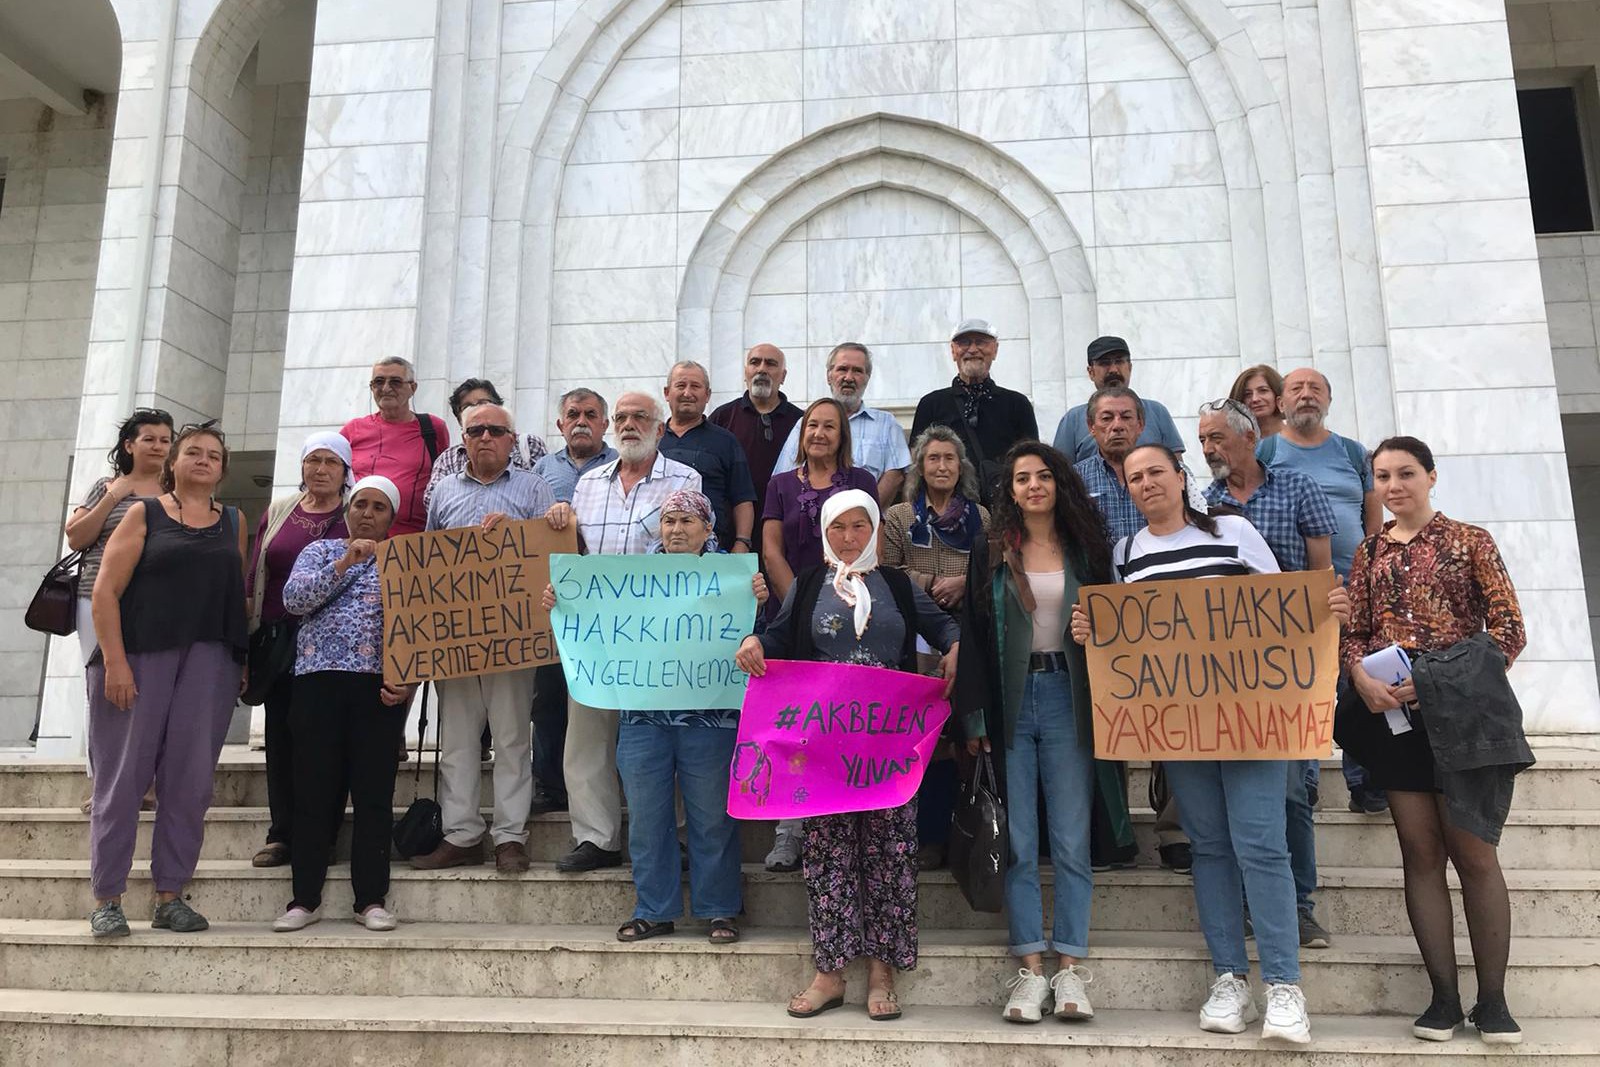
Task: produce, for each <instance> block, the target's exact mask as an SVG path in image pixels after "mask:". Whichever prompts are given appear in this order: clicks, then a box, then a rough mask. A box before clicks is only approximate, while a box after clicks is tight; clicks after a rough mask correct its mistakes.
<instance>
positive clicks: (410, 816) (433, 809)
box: [394, 682, 444, 859]
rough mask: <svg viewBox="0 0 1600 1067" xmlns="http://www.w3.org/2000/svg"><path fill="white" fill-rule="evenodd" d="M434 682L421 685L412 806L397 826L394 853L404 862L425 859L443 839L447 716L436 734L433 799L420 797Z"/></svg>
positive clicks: (395, 827) (434, 738)
mask: <svg viewBox="0 0 1600 1067" xmlns="http://www.w3.org/2000/svg"><path fill="white" fill-rule="evenodd" d="M431 686H432V683H431V682H423V683H422V711H421V714H420V716H419V717H418V719H417V768H416V770H415V771H413V772H412V774H411V796H412V800H411V806H410V807H409V808H407V809H406V813H405V814H404V815H402V816H400V818H399V819H398V820H397V821H396V822H395V824H394V850H395V851H396V852H398V853H399V854H400V857H401V858H402V859H410V858H411V857H413V856H426V855H427V854H428V853H430V852H432V851H433V850H434V849H436V848H438V847H439V843H440V842H442V841H443V840H444V814H443V813H442V812H441V811H440V810H439V802H438V801H437V800H435V799H434V797H437V796H438V795H439V735H440V734H442V733H443V732H444V717H443V716H442V715H441V716H440V717H439V730H438V731H437V732H435V733H434V735H433V796H431V797H425V796H421V795H420V793H421V791H422V744H423V741H424V739H425V738H426V737H427V736H428V690H429V688H431Z"/></svg>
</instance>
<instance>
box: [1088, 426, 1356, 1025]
mask: <svg viewBox="0 0 1600 1067" xmlns="http://www.w3.org/2000/svg"><path fill="white" fill-rule="evenodd" d="M1123 472H1124V475H1125V477H1126V478H1127V481H1128V492H1129V493H1130V494H1131V495H1132V497H1133V502H1134V506H1136V507H1137V508H1138V509H1139V512H1140V514H1142V515H1143V516H1144V517H1145V521H1146V523H1147V525H1146V526H1145V528H1144V529H1143V530H1140V531H1139V532H1138V533H1136V534H1133V535H1132V536H1129V537H1124V538H1122V540H1120V541H1118V542H1117V543H1116V545H1115V546H1114V547H1113V549H1112V554H1111V564H1112V577H1113V579H1114V580H1115V581H1117V582H1149V581H1173V580H1190V581H1198V580H1204V579H1206V578H1214V577H1222V576H1231V575H1245V574H1277V573H1278V572H1279V570H1280V568H1279V567H1278V561H1277V559H1276V557H1274V556H1273V554H1272V549H1271V548H1269V547H1268V545H1267V542H1266V541H1265V540H1264V539H1263V538H1262V536H1261V534H1260V533H1258V532H1257V531H1256V528H1255V527H1254V526H1252V525H1250V521H1249V520H1248V519H1246V518H1244V517H1243V516H1242V515H1226V514H1221V515H1213V514H1210V513H1209V512H1208V510H1207V505H1206V503H1205V498H1204V497H1203V496H1201V495H1200V494H1199V492H1198V490H1195V491H1192V492H1191V489H1192V487H1191V485H1190V482H1189V476H1188V473H1187V472H1186V471H1185V470H1184V469H1183V465H1182V464H1181V463H1179V462H1178V457H1177V456H1176V455H1174V454H1173V452H1172V451H1171V450H1170V449H1168V448H1167V447H1166V446H1164V445H1141V446H1139V447H1138V448H1135V449H1134V450H1133V451H1132V452H1130V453H1128V458H1127V459H1126V460H1124V461H1123ZM1328 606H1329V608H1330V609H1331V610H1332V611H1333V613H1334V615H1335V616H1337V617H1338V618H1340V619H1345V618H1348V617H1349V608H1348V600H1347V599H1346V597H1345V593H1344V590H1343V589H1342V588H1335V589H1333V590H1332V592H1330V594H1329V596H1328ZM1072 639H1073V640H1074V641H1076V642H1077V643H1078V644H1080V645H1082V644H1086V643H1087V642H1088V640H1089V620H1088V617H1087V616H1086V615H1085V614H1084V612H1083V609H1082V607H1081V606H1080V605H1079V604H1074V605H1073V606H1072ZM1164 766H1165V768H1166V774H1167V781H1168V783H1169V784H1170V785H1171V787H1172V792H1173V795H1174V796H1175V797H1176V798H1177V801H1178V807H1179V809H1180V812H1181V815H1180V818H1181V820H1182V823H1183V830H1184V833H1186V834H1188V835H1189V840H1190V842H1191V844H1192V847H1193V849H1194V898H1195V908H1196V910H1197V911H1198V912H1199V916H1200V928H1201V931H1202V932H1203V933H1204V934H1205V938H1206V947H1207V948H1208V949H1209V950H1210V952H1211V965H1212V968H1213V969H1214V970H1215V972H1216V975H1217V978H1216V981H1215V982H1213V983H1212V986H1211V995H1210V996H1209V997H1208V998H1207V1000H1206V1002H1205V1004H1204V1005H1202V1006H1201V1008H1200V1029H1202V1030H1207V1031H1211V1032H1213V1033H1222V1034H1239V1033H1243V1032H1244V1030H1245V1028H1246V1027H1247V1026H1249V1025H1250V1023H1252V1022H1254V1021H1255V1020H1256V1019H1257V1018H1260V1017H1261V1015H1262V1012H1261V1009H1260V1008H1259V1007H1258V1006H1257V1005H1256V1001H1255V997H1254V995H1253V994H1252V993H1251V992H1250V986H1249V983H1248V981H1247V979H1248V978H1249V974H1250V959H1249V957H1248V956H1247V955H1246V953H1245V944H1244V940H1245V935H1244V914H1243V912H1242V910H1241V909H1240V907H1239V901H1240V900H1241V899H1244V898H1245V896H1246V893H1247V891H1248V897H1249V900H1250V918H1251V921H1252V923H1253V925H1254V927H1255V935H1256V945H1257V948H1258V950H1259V952H1260V957H1261V977H1262V980H1263V981H1264V982H1265V983H1266V986H1267V995H1266V1017H1265V1021H1264V1022H1263V1024H1262V1028H1261V1036H1262V1037H1263V1038H1267V1039H1275V1040H1279V1041H1286V1042H1289V1043H1292V1044H1297V1045H1303V1044H1306V1043H1308V1042H1309V1041H1310V1040H1311V1020H1310V1018H1309V1017H1308V1016H1307V1014H1306V998H1305V995H1304V994H1303V993H1302V992H1301V990H1300V924H1299V918H1298V912H1297V911H1296V907H1295V887H1294V874H1293V871H1292V870H1291V868H1290V866H1289V846H1288V838H1287V824H1286V822H1285V797H1286V794H1287V789H1288V781H1289V767H1288V764H1287V763H1286V762H1285V761H1284V760H1272V759H1233V760H1168V761H1167V762H1166V763H1165V764H1164Z"/></svg>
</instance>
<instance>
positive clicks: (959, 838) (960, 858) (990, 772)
mask: <svg viewBox="0 0 1600 1067" xmlns="http://www.w3.org/2000/svg"><path fill="white" fill-rule="evenodd" d="M949 860H950V873H951V874H952V875H954V876H955V880H956V886H957V887H958V888H959V889H960V890H961V895H962V896H963V897H965V898H966V899H967V903H968V904H969V905H971V907H972V910H973V911H987V912H999V911H1001V910H1002V909H1003V908H1004V907H1005V899H1006V868H1007V867H1008V866H1010V863H1011V838H1010V830H1009V829H1008V828H1007V826H1006V808H1005V804H1004V803H1003V802H1002V801H1001V799H1000V790H999V788H998V787H997V786H996V785H995V777H994V760H993V759H992V758H991V757H990V755H989V753H987V752H982V753H979V755H978V759H977V761H976V762H975V763H974V764H973V767H972V780H971V781H970V782H968V783H967V786H966V788H965V789H963V790H962V791H961V797H960V799H959V800H957V801H956V810H955V814H954V815H953V816H952V817H951V820H950V850H949Z"/></svg>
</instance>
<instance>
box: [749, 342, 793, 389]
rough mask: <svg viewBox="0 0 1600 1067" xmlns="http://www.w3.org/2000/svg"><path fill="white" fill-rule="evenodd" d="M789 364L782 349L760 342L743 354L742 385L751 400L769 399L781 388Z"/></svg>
mask: <svg viewBox="0 0 1600 1067" xmlns="http://www.w3.org/2000/svg"><path fill="white" fill-rule="evenodd" d="M787 377H789V365H788V362H787V361H786V360H785V359H784V355H783V349H781V348H779V347H778V346H777V345H769V344H766V343H762V344H759V345H755V346H753V347H752V348H751V349H750V351H748V352H746V353H745V354H744V387H745V388H746V389H748V390H750V397H751V399H753V400H769V399H771V398H772V397H773V396H774V395H775V394H776V393H777V392H778V390H779V389H781V388H783V382H784V379H786V378H787Z"/></svg>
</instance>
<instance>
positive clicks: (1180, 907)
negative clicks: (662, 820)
mask: <svg viewBox="0 0 1600 1067" xmlns="http://www.w3.org/2000/svg"><path fill="white" fill-rule="evenodd" d="M1043 874H1044V883H1045V885H1047V886H1048V885H1050V884H1052V881H1053V875H1052V872H1051V871H1050V870H1049V868H1048V867H1047V868H1045V870H1044V872H1043ZM348 878H349V868H348V867H347V866H345V865H342V864H341V865H339V866H336V867H334V868H333V869H332V871H331V872H330V874H329V878H328V886H327V890H326V892H325V894H324V900H325V902H326V906H327V907H328V908H329V909H330V912H331V913H333V914H338V913H339V912H341V911H344V910H348V909H349V907H350V904H351V896H350V886H349V882H348ZM1320 880H1321V888H1319V890H1318V891H1317V917H1318V919H1319V921H1321V922H1322V924H1323V925H1324V926H1326V927H1327V928H1328V929H1329V930H1331V931H1333V932H1334V933H1335V934H1339V933H1349V934H1370V935H1375V936H1384V935H1387V936H1407V935H1409V933H1410V926H1409V925H1408V923H1407V920H1406V913H1405V903H1404V899H1403V893H1402V888H1401V874H1400V872H1399V871H1398V870H1392V869H1383V868H1370V867H1323V868H1322V870H1321V872H1320ZM1453 880H1454V879H1453V878H1452V882H1453ZM1506 881H1507V883H1508V884H1509V886H1510V888H1511V911H1512V924H1513V926H1512V928H1513V929H1514V930H1515V931H1516V933H1517V934H1518V935H1519V936H1521V937H1563V936H1566V937H1600V872H1594V871H1559V870H1514V871H1508V872H1507V874H1506ZM918 882H919V901H918V916H919V921H920V923H921V925H922V928H923V929H926V930H935V929H944V928H953V929H1004V926H1005V923H1004V919H1003V918H1002V917H1001V916H999V915H990V914H985V913H979V912H974V911H972V909H971V908H969V907H968V906H967V903H966V901H965V900H964V899H962V897H961V894H960V891H959V890H958V889H957V888H956V886H955V882H954V881H953V880H952V879H951V877H950V874H949V872H947V871H931V872H924V873H923V874H921V875H920V876H919V878H918ZM150 893H151V886H150V880H149V868H148V866H147V865H145V864H143V863H136V864H135V865H134V869H133V872H132V874H131V876H130V879H129V891H128V897H127V908H128V911H129V914H130V915H131V916H132V917H134V918H143V917H144V915H145V909H146V908H147V907H149V900H150V899H151V897H150ZM744 893H745V910H746V914H747V915H748V917H749V919H750V921H751V923H752V924H753V925H757V926H777V927H788V926H794V925H796V924H797V923H798V922H799V921H800V920H801V919H802V918H803V917H804V916H805V914H806V896H805V885H804V883H803V882H802V881H801V879H800V876H799V875H798V874H770V873H768V872H767V871H765V870H763V869H761V868H760V867H756V866H753V865H746V866H745V868H744ZM1453 895H1454V896H1455V897H1456V902H1455V920H1456V932H1457V934H1458V935H1465V933H1466V923H1465V919H1464V917H1463V916H1462V913H1461V904H1460V899H1459V897H1460V895H1459V892H1457V893H1455V894H1453ZM187 896H188V899H190V900H191V901H192V902H193V904H194V906H195V907H196V908H198V909H199V910H200V911H201V912H203V913H204V914H205V915H206V916H207V917H209V918H211V919H213V920H215V921H218V922H262V921H266V920H268V919H271V918H272V917H273V916H275V915H277V914H278V913H279V912H281V911H282V910H283V908H284V907H285V906H286V905H287V903H288V900H289V896H290V890H289V871H288V869H287V868H282V867H278V868H269V869H257V868H254V867H251V866H250V864H249V861H248V860H207V861H202V862H201V863H200V865H199V868H198V870H197V871H196V872H195V878H194V880H193V881H192V882H191V883H190V884H189V887H188V890H187ZM389 903H390V904H391V905H393V906H394V908H395V909H396V911H397V912H398V913H399V914H402V915H406V916H409V917H410V918H412V919H415V920H417V921H426V922H452V921H472V922H489V923H558V924H569V923H570V924H583V925H590V924H593V925H601V926H604V925H607V924H609V925H611V926H612V927H615V925H616V924H617V923H618V922H620V921H621V920H622V919H624V918H626V917H627V916H628V915H630V914H632V911H633V904H634V892H633V882H632V878H631V875H630V874H629V872H628V869H627V868H626V867H615V868H611V869H609V870H603V871H594V872H590V873H587V874H561V873H559V872H557V871H556V870H555V869H554V867H553V866H551V865H548V864H535V865H534V867H533V869H532V870H530V871H527V872H526V873H523V874H520V875H501V874H497V873H496V872H495V870H494V867H493V865H492V864H489V865H484V866H480V867H464V868H462V867H458V868H454V869H452V870H448V871H416V870H412V869H411V868H409V867H407V866H405V865H401V864H397V865H395V867H394V870H393V884H392V886H391V890H390V893H389ZM89 907H90V892H89V865H88V862H87V861H86V860H0V919H72V918H81V917H83V916H85V915H87V914H88V910H89ZM1093 908H1094V911H1093V915H1094V927H1095V928H1096V929H1099V930H1175V931H1188V930H1194V929H1197V928H1198V921H1197V919H1196V917H1195V909H1194V889H1193V883H1192V882H1191V881H1190V879H1188V878H1186V877H1184V876H1182V875H1177V874H1173V873H1171V872H1170V871H1164V870H1159V869H1152V868H1140V869H1137V870H1130V871H1113V872H1110V873H1107V874H1101V875H1098V876H1097V877H1096V884H1095V894H1094V905H1093Z"/></svg>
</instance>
